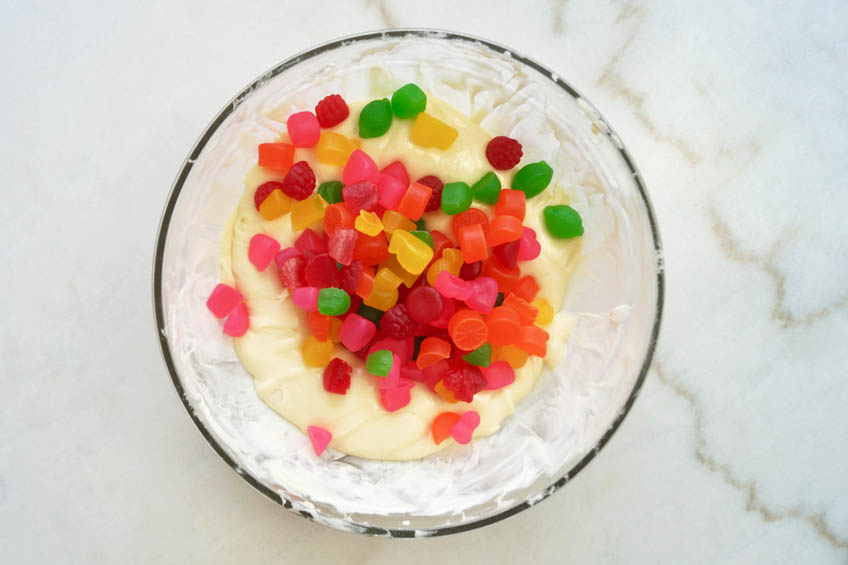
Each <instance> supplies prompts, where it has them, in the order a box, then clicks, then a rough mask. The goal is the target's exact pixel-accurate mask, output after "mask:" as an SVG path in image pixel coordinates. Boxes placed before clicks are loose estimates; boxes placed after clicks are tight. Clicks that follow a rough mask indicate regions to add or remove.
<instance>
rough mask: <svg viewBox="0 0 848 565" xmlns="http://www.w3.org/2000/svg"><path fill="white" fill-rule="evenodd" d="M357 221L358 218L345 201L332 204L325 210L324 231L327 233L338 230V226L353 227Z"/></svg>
mask: <svg viewBox="0 0 848 565" xmlns="http://www.w3.org/2000/svg"><path fill="white" fill-rule="evenodd" d="M355 222H356V218H354V216H353V214H351V213H350V210H348V209H347V206H345V205H344V203H343V202H338V203H336V204H330V205H329V206H327V209H326V210H324V231H325V232H326V233H327V235H330V234H331V233H333V232H334V231H336V228H352V227H353V226H354V223H355ZM342 233H344V232H342Z"/></svg>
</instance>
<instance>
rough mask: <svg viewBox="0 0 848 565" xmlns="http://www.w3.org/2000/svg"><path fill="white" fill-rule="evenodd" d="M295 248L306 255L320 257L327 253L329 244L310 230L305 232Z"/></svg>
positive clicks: (296, 241) (296, 242) (299, 237)
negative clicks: (319, 255) (320, 254)
mask: <svg viewBox="0 0 848 565" xmlns="http://www.w3.org/2000/svg"><path fill="white" fill-rule="evenodd" d="M294 246H295V247H296V248H297V249H299V250H300V251H302V252H303V253H305V254H307V255H308V254H310V253H311V254H312V255H318V254H319V253H326V251H327V244H326V243H325V242H324V238H323V237H321V236H320V235H318V234H317V233H315V232H314V231H312V230H311V229H309V228H306V229H305V230H303V233H302V234H300V236H298V238H297V239H296V240H295V241H294Z"/></svg>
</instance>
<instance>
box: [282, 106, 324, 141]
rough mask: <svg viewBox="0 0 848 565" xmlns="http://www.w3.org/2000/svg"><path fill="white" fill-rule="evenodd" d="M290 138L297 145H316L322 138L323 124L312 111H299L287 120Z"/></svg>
mask: <svg viewBox="0 0 848 565" xmlns="http://www.w3.org/2000/svg"><path fill="white" fill-rule="evenodd" d="M286 128H287V129H288V130H289V139H291V142H292V145H294V146H295V147H315V146H316V145H318V140H319V139H320V138H321V124H319V123H318V118H316V117H315V114H313V113H312V112H297V113H296V114H292V115H291V116H289V119H288V120H287V121H286Z"/></svg>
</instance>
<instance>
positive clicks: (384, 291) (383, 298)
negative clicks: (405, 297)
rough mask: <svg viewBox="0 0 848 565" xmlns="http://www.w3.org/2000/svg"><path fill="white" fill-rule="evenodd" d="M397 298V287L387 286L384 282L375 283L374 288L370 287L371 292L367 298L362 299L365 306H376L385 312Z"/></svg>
mask: <svg viewBox="0 0 848 565" xmlns="http://www.w3.org/2000/svg"><path fill="white" fill-rule="evenodd" d="M397 300H398V290H397V287H395V288H392V287H391V286H387V285H385V284H375V285H374V288H372V289H371V294H369V295H368V298H366V299H365V300H363V301H362V302H363V303H365V305H366V306H370V307H372V308H376V309H377V310H382V311H383V312H385V311H386V310H388V309H389V308H391V307H392V306H394V305H395V304H397Z"/></svg>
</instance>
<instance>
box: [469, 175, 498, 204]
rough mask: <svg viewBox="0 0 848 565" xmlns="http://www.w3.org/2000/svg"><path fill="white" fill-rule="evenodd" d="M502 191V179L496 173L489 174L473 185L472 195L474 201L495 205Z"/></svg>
mask: <svg viewBox="0 0 848 565" xmlns="http://www.w3.org/2000/svg"><path fill="white" fill-rule="evenodd" d="M500 191H501V179H499V178H498V176H497V175H496V174H495V173H492V172H489V173H486V174H485V175H483V176H482V177H481V178H480V180H478V181H477V182H475V183H474V184H472V185H471V195H472V196H473V197H474V200H477V201H478V202H483V203H485V204H494V203H495V202H497V201H498V194H499V193H500Z"/></svg>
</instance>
